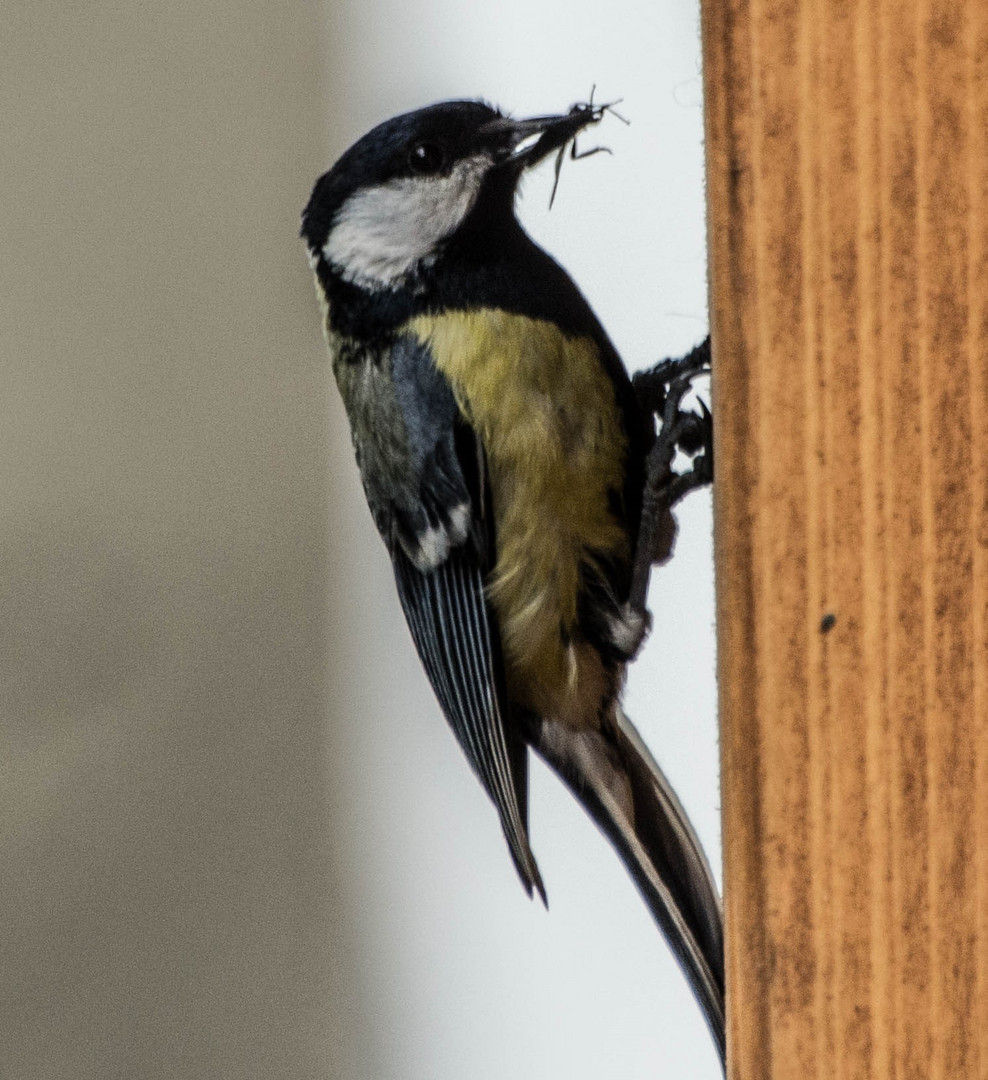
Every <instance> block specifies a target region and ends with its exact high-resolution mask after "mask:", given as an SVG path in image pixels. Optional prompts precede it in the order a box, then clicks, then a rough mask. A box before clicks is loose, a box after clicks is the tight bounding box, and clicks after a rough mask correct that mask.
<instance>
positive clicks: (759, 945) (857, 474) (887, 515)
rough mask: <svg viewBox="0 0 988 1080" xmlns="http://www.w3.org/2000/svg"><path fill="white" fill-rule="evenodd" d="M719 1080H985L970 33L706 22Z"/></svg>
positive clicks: (963, 27)
mask: <svg viewBox="0 0 988 1080" xmlns="http://www.w3.org/2000/svg"><path fill="white" fill-rule="evenodd" d="M703 42H704V64H705V92H706V109H707V114H706V116H707V119H706V124H707V154H708V199H709V232H710V252H711V307H712V328H713V338H714V365H715V374H714V388H713V395H714V414H715V423H716V429H715V432H716V451H717V481H716V491H715V512H716V554H717V579H718V581H717V585H718V625H719V629H718V633H719V678H720V706H721V723H722V740H723V741H722V765H723V808H724V841H725V893H726V898H725V899H726V917H727V934H728V996H729V1001H728V1014H729V1015H728V1019H729V1054H730V1058H731V1063H732V1068H731V1075H732V1076H733V1077H735V1078H743V1080H768V1078H773V1080H775V1078H783V1077H785V1078H789V1077H792V1078H794V1080H796V1078H798V1080H808V1078H815V1077H840V1078H844V1077H847V1078H852V1077H853V1078H858V1077H861V1078H864V1077H874V1078H881V1080H887V1078H891V1077H895V1078H898V1080H912V1078H916V1080H929V1078H940V1077H944V1078H947V1077H949V1078H964V1080H967V1078H982V1080H984V1078H988V3H986V0H954V2H949V3H948V2H930V0H927V2H920V0H897V2H896V0H858V2H846V0H804V2H802V3H799V2H797V0H780V2H777V3H772V2H761V3H756V2H740V0H703Z"/></svg>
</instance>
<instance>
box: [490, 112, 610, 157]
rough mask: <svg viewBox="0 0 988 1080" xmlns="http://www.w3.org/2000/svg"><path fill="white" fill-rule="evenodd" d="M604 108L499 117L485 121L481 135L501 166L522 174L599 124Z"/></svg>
mask: <svg viewBox="0 0 988 1080" xmlns="http://www.w3.org/2000/svg"><path fill="white" fill-rule="evenodd" d="M605 111H606V106H603V105H574V106H573V107H572V108H571V109H570V111H569V112H568V113H565V114H563V115H562V116H534V117H532V118H531V119H528V120H511V119H509V118H508V117H506V116H499V117H498V118H497V119H496V120H491V121H490V122H489V123H487V124H484V126H483V127H482V128H481V129H480V132H479V135H480V138H481V139H482V140H483V143H484V145H485V146H487V147H489V148H490V149H491V150H492V151H493V152H494V160H495V161H496V163H497V165H498V167H499V168H506V169H513V170H515V171H516V172H517V173H518V174H520V173H521V172H522V171H523V170H524V169H527V168H530V167H531V166H532V165H537V164H538V163H539V162H540V161H542V160H543V158H546V157H548V156H549V155H550V154H551V153H552V152H553V151H554V150H559V149H561V148H562V147H564V146H565V145H566V144H567V143H569V142H572V141H573V139H574V138H576V135H577V133H578V132H580V131H582V130H583V129H584V128H585V127H589V126H590V125H591V124H596V123H599V121H600V119H601V117H602V116H603V115H604V112H605Z"/></svg>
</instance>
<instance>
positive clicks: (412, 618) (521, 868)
mask: <svg viewBox="0 0 988 1080" xmlns="http://www.w3.org/2000/svg"><path fill="white" fill-rule="evenodd" d="M394 567H395V580H396V582H397V585H398V596H399V598H400V599H401V605H402V608H403V609H404V612H405V618H406V619H407V621H408V626H409V628H410V630H411V632H412V638H413V639H414V641H415V646H416V648H417V649H418V652H419V656H420V657H421V659H422V664H423V666H424V667H425V670H426V674H427V675H428V677H429V682H430V683H431V684H432V688H433V690H434V691H435V694H436V697H437V698H438V699H439V704H440V706H441V707H442V710H443V712H444V713H445V715H446V719H447V720H448V721H449V724H450V727H452V729H453V732H454V734H455V735H456V738H457V740H458V741H459V743H460V746H461V747H462V748H463V751H464V753H465V754H466V756H467V759H468V760H469V762H470V764H471V765H472V766H473V769H474V771H475V772H476V774H477V776H478V777H479V778H480V781H481V783H482V784H483V785H484V788H485V789H486V791H487V793H488V795H490V797H491V799H492V800H493V802H494V805H495V806H496V807H497V810H498V814H499V815H500V818H501V827H502V829H503V830H504V835H505V838H506V839H507V841H508V847H509V849H510V851H511V856H512V858H513V859H514V862H515V866H516V867H517V869H518V873H519V875H520V877H521V879H522V883H523V884H524V886H525V889H526V891H527V892H528V893H529V894H531V891H532V889H533V888H535V889H536V890H538V893H539V895H540V896H541V897H542V899H543V901H544V900H545V889H544V887H543V885H542V879H541V877H540V875H539V871H538V867H537V866H536V864H535V859H534V857H533V855H532V850H531V847H530V846H529V843H528V830H527V823H526V818H525V802H526V795H527V791H525V790H524V789H525V788H526V786H527V759H526V757H525V756H524V755H519V754H518V753H517V752H515V753H512V751H511V750H510V749H509V746H511V745H512V741H511V738H510V736H509V734H508V731H507V729H506V726H505V722H504V716H505V710H504V704H503V693H502V692H501V690H500V686H499V684H500V677H499V667H498V666H496V657H497V651H496V649H495V647H494V638H493V629H492V626H491V619H490V613H489V611H488V609H487V604H486V600H485V597H484V582H483V575H482V573H481V570H480V567H479V565H478V561H477V559H476V556H475V555H473V554H472V552H471V550H470V548H469V546H464V547H460V548H457V549H455V550H453V551H452V552H450V554H449V555H448V556H447V558H446V560H445V561H444V562H443V563H441V564H440V565H439V566H438V567H437V568H436V569H435V570H433V571H431V572H428V573H422V572H421V571H419V570H417V569H416V568H415V566H414V565H413V563H412V562H411V560H410V559H409V558H408V557H407V556H406V555H405V553H404V552H403V551H402V550H401V549H400V548H399V549H398V550H397V551H395V553H394ZM522 750H523V751H524V750H525V748H524V747H522ZM525 753H526V754H527V751H525ZM519 756H521V761H520V762H519V761H518V758H519ZM519 788H521V790H520V789H519Z"/></svg>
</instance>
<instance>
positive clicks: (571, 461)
mask: <svg viewBox="0 0 988 1080" xmlns="http://www.w3.org/2000/svg"><path fill="white" fill-rule="evenodd" d="M405 329H406V331H407V332H409V333H411V334H413V335H414V336H416V337H417V338H418V339H419V340H420V341H422V342H423V343H424V344H426V345H427V346H428V347H429V349H430V350H431V352H432V355H433V357H434V358H435V362H436V365H437V367H438V368H439V370H440V371H442V372H443V374H444V375H445V376H446V377H447V378H448V379H449V381H450V384H451V385H452V387H453V391H454V393H455V395H456V398H457V401H458V402H459V406H460V409H461V411H462V413H463V415H464V417H465V418H466V419H467V421H468V422H469V423H470V424H471V425H472V427H473V428H474V430H475V431H477V432H478V434H479V435H480V439H481V442H482V444H483V447H484V450H485V453H486V456H487V468H488V476H489V480H490V484H491V493H492V501H493V506H494V517H495V525H496V536H497V561H496V565H495V567H494V571H493V573H492V574H491V576H490V578H489V582H488V592H489V597H490V600H491V602H492V604H493V605H494V608H495V611H496V612H497V615H498V619H499V623H500V627H501V633H502V638H503V643H504V649H505V661H506V666H507V672H508V680H509V692H510V693H511V695H512V697H513V699H514V700H516V701H518V702H519V703H520V704H523V705H525V706H526V707H528V708H531V709H533V710H534V711H536V712H538V713H539V714H540V715H554V714H555V715H559V714H560V713H561V712H569V711H570V710H571V708H573V707H575V705H576V703H577V702H578V701H586V700H587V697H588V695H589V696H590V697H593V696H594V694H595V693H596V692H597V691H596V689H595V687H596V684H598V683H600V682H601V679H602V678H603V676H602V674H601V672H600V670H599V669H600V662H599V657H597V655H596V652H595V651H594V650H592V649H590V648H589V647H588V646H586V645H584V644H581V643H580V641H579V635H578V633H577V603H578V598H579V592H580V564H581V562H584V563H585V562H588V561H592V559H593V553H594V552H599V553H607V554H608V555H613V556H617V557H619V558H627V557H628V556H629V540H628V536H627V534H626V532H625V530H624V529H623V528H622V526H621V524H620V523H619V522H618V521H617V520H616V519H615V517H614V515H613V514H612V512H611V510H610V506H609V499H608V493H609V492H620V491H621V490H622V487H623V483H624V470H625V458H626V454H627V442H626V438H625V435H624V432H623V429H622V425H621V419H620V413H619V410H618V406H617V401H616V398H615V392H614V387H613V386H612V384H611V381H610V379H609V378H608V375H607V373H606V371H605V370H604V367H603V365H602V363H601V360H600V355H599V351H598V348H597V345H596V344H595V343H594V342H593V341H592V340H591V339H590V338H586V337H568V336H567V335H565V334H564V333H563V332H562V331H560V330H559V328H558V327H556V326H555V325H553V324H552V323H549V322H545V321H541V320H536V319H531V318H528V317H526V316H523V315H513V314H509V313H507V312H503V311H497V310H481V311H469V312H453V313H445V314H442V315H437V316H419V317H417V318H415V319H413V320H412V321H411V322H410V323H409V324H408V326H407V327H406V328H405ZM600 692H601V693H603V689H601V691H600Z"/></svg>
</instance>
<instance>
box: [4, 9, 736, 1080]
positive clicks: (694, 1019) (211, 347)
mask: <svg viewBox="0 0 988 1080" xmlns="http://www.w3.org/2000/svg"><path fill="white" fill-rule="evenodd" d="M697 18H698V17H697V11H696V7H695V2H694V0H659V2H658V3H656V2H647V3H646V2H644V0H617V2H614V3H611V4H609V5H606V6H605V7H601V5H600V4H598V3H592V2H590V0H567V2H563V0H526V2H522V0H501V2H499V3H497V4H490V5H462V4H459V5H458V4H455V3H453V2H452V0H445V2H443V0H409V2H408V3H406V4H404V5H401V6H398V5H382V4H374V3H369V2H366V0H365V2H357V0H352V2H341V3H331V2H328V3H316V2H311V0H302V2H295V3H284V2H274V0H257V2H255V3H252V4H235V3H232V2H231V0H210V2H207V3H193V2H191V0H162V2H160V3H152V4H141V3H130V4H128V3H121V2H117V3H95V4H86V5H74V4H65V3H56V2H54V0H38V2H34V3H27V2H21V3H14V4H8V5H6V6H5V8H4V18H3V24H4V26H3V33H2V35H0V88H2V97H3V103H4V104H3V109H2V111H0V275H2V280H0V359H2V365H3V368H2V370H3V378H2V394H0V738H2V746H0V829H2V840H0V867H2V871H0V913H2V925H3V930H2V935H0V972H2V976H0V1076H2V1077H3V1080H55V1078H58V1080H61V1078H66V1080H69V1078H71V1080H97V1078H99V1080H109V1078H117V1077H119V1078H124V1077H127V1078H133V1077H141V1078H148V1080H158V1078H162V1080H164V1078H168V1080H178V1078H200V1077H201V1078H206V1077H210V1078H227V1077H229V1078H234V1077H237V1078H240V1077H245V1078H246V1077H257V1078H261V1077H264V1078H271V1080H275V1078H278V1080H280V1078H286V1080H287V1078H293V1080H305V1078H310V1077H329V1078H357V1080H365V1078H366V1080H399V1078H400V1080H447V1078H448V1080H453V1078H456V1080H463V1078H471V1080H473V1078H482V1080H486V1078H491V1080H493V1078H495V1077H512V1078H517V1080H527V1078H532V1080H535V1078H540V1080H545V1078H555V1077H560V1078H562V1077H565V1078H568V1080H577V1078H583V1077H588V1078H589V1077H600V1076H606V1077H616V1078H624V1077H629V1078H630V1077H638V1076H641V1077H644V1076H651V1075H656V1074H659V1073H661V1074H662V1075H665V1076H670V1077H673V1076H675V1077H679V1076H682V1077H700V1078H703V1077H709V1078H713V1077H716V1076H717V1075H719V1072H718V1066H717V1062H716V1058H715V1055H714V1053H713V1051H712V1048H711V1046H710V1044H709V1039H708V1037H707V1034H706V1031H705V1028H704V1025H703V1021H702V1019H701V1018H700V1014H699V1011H698V1010H697V1008H696V1007H695V1005H694V1004H693V1002H692V1001H691V999H690V997H689V995H688V993H687V991H686V990H685V987H684V984H683V982H682V980H681V978H680V976H679V974H678V971H677V969H676V967H675V964H674V962H673V961H672V960H671V958H670V956H669V954H668V951H667V950H666V948H665V946H664V945H663V944H662V942H661V941H660V939H659V937H658V935H657V933H656V932H655V930H654V928H653V927H652V925H651V923H650V922H649V919H648V916H647V914H646V913H645V910H644V907H643V906H642V905H641V903H640V902H639V901H638V899H637V896H636V894H635V893H634V890H633V888H632V886H631V884H630V882H629V881H628V880H627V879H626V878H625V877H624V875H623V872H622V871H621V869H620V867H619V865H618V863H617V860H616V859H615V858H614V856H613V855H612V854H611V852H610V851H609V850H608V849H607V847H606V845H605V843H604V841H603V840H602V839H601V838H600V837H598V836H597V834H596V832H595V831H594V829H593V827H592V826H591V825H590V824H589V822H587V821H586V820H584V819H583V817H582V815H581V812H580V811H579V809H578V808H577V807H576V806H575V804H573V803H572V801H571V800H570V799H569V797H568V796H567V795H566V794H565V792H564V791H563V790H562V789H561V787H560V786H559V785H558V784H557V783H556V782H555V781H554V780H553V779H552V778H551V777H549V776H548V775H547V774H546V773H545V772H544V771H543V770H542V769H541V768H538V769H536V771H535V776H534V792H533V805H532V819H533V842H534V846H535V850H536V853H537V855H538V857H539V859H540V864H541V867H542V871H543V874H544V876H545V878H546V882H547V886H548V890H549V895H550V906H551V910H550V912H549V913H548V914H546V912H545V911H543V910H542V909H541V907H540V906H539V905H537V904H533V903H530V902H529V901H528V900H526V898H525V896H524V895H523V893H522V891H521V889H520V888H519V886H518V883H517V881H516V879H515V876H514V872H513V870H512V867H511V864H510V860H509V859H508V856H507V853H506V851H505V850H504V846H503V841H502V839H501V836H500V830H499V829H498V827H497V824H496V819H495V816H494V813H493V811H492V809H491V807H490V806H489V805H488V804H487V802H486V799H485V798H484V796H483V793H482V792H481V789H480V787H479V785H477V784H476V782H475V781H474V779H473V777H472V776H471V775H470V773H469V770H468V768H467V767H466V764H465V762H464V761H463V760H462V757H461V755H460V753H459V751H458V749H457V747H456V745H455V743H454V741H453V739H452V737H451V736H450V734H449V732H448V731H447V730H446V727H445V724H444V723H443V721H442V719H441V717H440V715H439V712H438V708H437V706H436V705H435V703H434V701H433V700H432V698H431V696H430V693H429V691H428V687H427V685H426V682H425V679H424V676H423V675H422V674H421V672H420V671H419V669H418V665H417V662H416V660H415V657H414V653H413V649H412V647H411V644H410V641H409V638H408V636H407V632H406V631H405V628H404V626H403V624H402V622H401V619H400V614H399V611H398V607H397V602H396V600H395V598H394V596H393V588H392V583H391V580H390V571H389V568H388V564H387V560H386V558H385V556H384V552H383V548H382V547H381V545H380V542H379V541H378V540H377V537H376V534H375V533H374V531H373V527H372V525H371V522H370V518H369V515H368V514H367V511H366V509H365V507H364V506H363V503H362V498H361V494H360V490H359V483H358V480H357V475H356V469H355V467H354V466H353V462H352V457H351V453H350V449H349V439H348V434H347V432H346V428H345V423H344V420H343V417H342V411H341V409H340V407H339V404H338V402H337V400H336V396H335V388H333V387H332V386H331V385H330V376H329V373H328V368H327V364H326V361H325V356H324V351H323V345H322V342H321V338H320V331H319V325H318V312H317V308H316V304H315V300H314V296H313V291H312V287H311V283H310V280H309V271H308V267H307V265H306V262H305V259H304V257H303V252H302V249H301V246H300V244H299V242H298V241H297V221H298V214H299V211H300V209H301V206H302V205H303V204H304V202H305V200H306V198H307V196H308V191H309V188H310V187H311V184H312V182H313V180H314V179H315V177H316V176H317V175H318V174H319V173H320V172H321V171H323V170H324V169H325V168H327V167H328V166H329V165H330V164H331V162H332V160H333V159H334V158H335V157H336V156H337V155H338V154H339V153H340V152H341V151H342V150H343V149H345V147H346V146H347V145H348V144H349V143H350V142H351V141H352V140H353V139H355V138H356V137H358V136H359V135H360V134H362V132H363V131H364V130H366V129H367V128H368V127H370V126H371V125H372V124H374V123H376V122H377V121H379V120H381V119H383V118H384V117H386V116H388V115H390V114H392V113H395V112H398V111H403V110H405V109H409V108H414V107H416V106H419V105H422V104H425V103H427V102H429V101H433V100H438V99H440V98H445V97H452V96H485V97H487V98H489V99H493V100H495V101H497V102H498V103H500V104H501V105H503V106H504V107H505V108H508V109H510V110H512V111H513V112H515V113H517V114H519V115H523V114H525V113H527V112H538V113H543V112H548V111H555V110H561V109H565V108H567V107H568V106H569V104H570V103H571V102H572V101H574V100H577V99H585V98H586V97H587V95H588V94H589V92H590V87H591V84H593V83H595V82H596V83H597V100H602V99H603V100H606V99H608V98H615V97H622V96H623V97H624V104H623V106H622V107H621V108H622V110H623V111H624V112H625V113H626V114H627V115H628V116H629V117H630V119H631V120H632V126H631V127H629V128H624V127H623V126H622V125H620V124H619V123H617V122H616V121H615V120H613V118H612V119H609V120H608V121H607V123H606V124H605V125H602V127H601V128H600V129H598V131H597V132H595V133H594V137H597V136H598V135H599V140H600V141H603V142H606V143H607V144H608V145H609V146H610V147H611V148H612V149H613V150H614V152H615V153H614V156H613V157H608V156H606V155H603V154H598V155H596V156H595V157H593V158H591V159H589V160H588V161H585V162H580V163H569V164H568V166H567V168H566V169H565V170H564V172H563V176H562V183H561V187H560V192H559V196H558V198H557V201H556V205H555V208H554V209H553V212H552V214H551V215H549V214H548V212H547V203H548V192H549V187H550V185H551V168H549V169H546V170H544V172H545V175H543V176H539V177H536V178H534V179H533V180H532V181H531V183H530V184H529V186H528V188H527V191H526V198H525V200H524V206H523V212H524V216H525V218H526V220H527V222H528V223H529V225H530V227H531V229H532V231H533V232H534V233H535V235H536V236H537V237H538V238H539V239H540V240H541V241H542V242H543V243H545V244H546V246H548V247H549V248H550V250H552V251H553V252H554V253H556V254H557V256H558V257H559V258H560V259H561V261H563V262H564V264H565V265H567V266H568V267H569V268H570V270H571V271H572V272H573V274H574V276H575V277H576V278H577V280H578V281H580V282H581V284H582V285H583V286H584V289H585V291H586V292H587V295H588V296H589V297H590V299H591V301H592V302H593V304H594V305H595V307H596V308H597V310H598V312H599V313H600V314H601V316H602V317H603V320H604V322H605V324H606V325H607V326H608V327H609V329H610V331H611V333H612V335H613V337H614V338H615V341H616V343H617V345H618V347H619V349H620V350H621V351H622V352H623V354H624V355H625V358H626V360H627V361H628V363H629V365H631V366H641V365H644V364H647V363H650V362H652V361H654V360H656V359H659V358H660V357H661V356H662V355H665V354H668V353H675V352H681V351H684V350H685V349H687V348H689V347H690V346H691V345H692V344H694V343H695V342H696V341H697V340H699V339H700V338H701V337H702V336H703V334H704V333H705V329H706V312H705V303H706V302H705V292H704V280H705V265H704V252H703V242H704V223H703V202H702V152H701V138H702V118H701V110H700V79H699V52H700V50H699V41H698V30H697ZM591 142H592V140H591ZM709 513H710V511H709V499H707V498H706V497H705V496H700V497H697V498H696V499H694V500H692V505H690V506H688V507H687V509H686V512H685V514H684V516H683V532H682V536H681V541H680V554H679V556H678V557H677V560H676V562H675V563H674V565H673V567H672V568H670V569H666V570H664V571H662V572H661V573H660V574H659V575H658V577H657V579H656V582H655V584H654V586H653V603H654V606H655V610H656V616H657V626H656V632H655V634H654V635H653V639H652V641H651V642H650V645H649V648H648V651H647V653H646V655H645V657H644V659H643V660H642V662H641V663H640V664H639V665H637V667H636V670H635V672H634V673H633V676H632V679H631V682H630V685H629V690H628V696H627V701H628V710H629V712H630V713H631V715H632V716H633V717H635V719H636V720H637V722H638V723H639V725H640V727H641V728H642V730H643V732H644V734H645V735H646V738H647V739H648V741H649V742H650V743H651V745H652V747H653V749H654V750H655V751H656V753H657V755H658V756H659V758H660V760H661V761H662V762H663V764H664V765H665V766H666V767H667V769H668V771H669V773H670V774H671V776H672V777H673V779H674V782H675V783H676V784H677V785H678V787H679V788H680V790H681V792H682V795H683V798H684V801H685V802H686V804H687V806H688V808H689V809H690V811H691V813H692V814H693V815H694V817H695V818H696V820H697V824H698V827H699V828H700V831H701V834H702V835H703V837H704V839H705V841H706V842H707V843H708V845H709V847H710V848H711V855H712V858H713V859H714V862H715V864H717V865H719V846H718V845H719V833H718V823H717V814H718V796H717V772H716V770H717V749H716V734H715V721H714V684H713V636H712V622H713V603H712V571H711V556H710V535H709V534H710V518H709Z"/></svg>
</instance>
